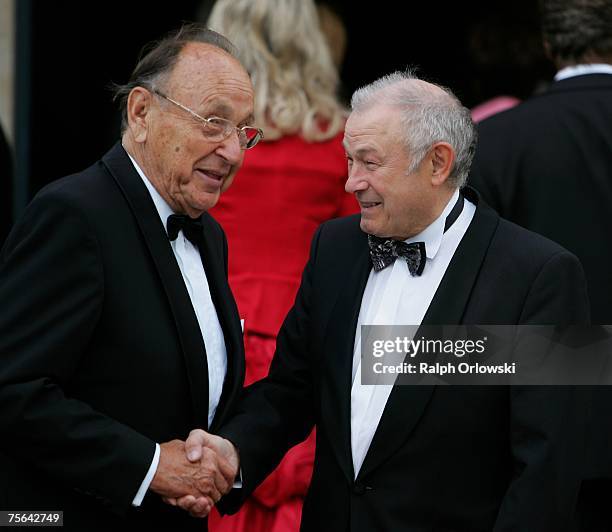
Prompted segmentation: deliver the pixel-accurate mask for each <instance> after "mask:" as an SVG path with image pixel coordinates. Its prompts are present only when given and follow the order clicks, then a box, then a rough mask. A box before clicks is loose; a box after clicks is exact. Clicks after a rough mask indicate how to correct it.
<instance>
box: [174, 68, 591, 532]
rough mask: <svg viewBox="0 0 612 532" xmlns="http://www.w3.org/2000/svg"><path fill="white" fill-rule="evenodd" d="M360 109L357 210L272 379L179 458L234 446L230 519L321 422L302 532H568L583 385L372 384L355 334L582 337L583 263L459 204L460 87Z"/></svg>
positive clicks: (465, 136) (314, 276)
mask: <svg viewBox="0 0 612 532" xmlns="http://www.w3.org/2000/svg"><path fill="white" fill-rule="evenodd" d="M351 105H352V113H351V115H350V117H349V119H348V122H347V125H346V130H345V137H344V145H345V149H346V152H347V157H348V167H349V178H348V181H347V184H346V189H347V191H349V192H352V193H354V194H355V196H356V198H357V200H358V202H359V204H360V206H361V214H360V215H353V216H349V217H346V218H339V219H336V220H332V221H330V222H326V223H324V224H323V225H322V226H321V227H320V228H319V229H318V231H317V233H316V234H315V236H314V239H313V242H312V248H311V253H310V259H309V262H308V264H307V266H306V268H305V271H304V274H303V278H302V284H301V287H300V289H299V292H298V295H297V298H296V301H295V305H294V307H293V308H292V310H291V311H290V312H289V314H288V316H287V318H286V320H285V322H284V324H283V326H282V328H281V331H280V334H279V336H278V345H277V351H276V354H275V357H274V360H273V362H272V366H271V369H270V373H269V375H268V377H267V378H265V379H263V380H262V381H259V382H257V383H255V384H253V385H252V386H251V387H249V388H247V391H246V393H245V395H244V397H243V400H242V401H241V403H240V405H239V406H238V408H237V412H236V415H235V416H233V417H232V418H231V419H229V420H228V422H227V423H225V424H224V425H223V426H222V427H221V428H220V430H219V431H218V435H211V434H208V433H207V432H205V431H203V430H194V431H193V432H192V433H191V435H190V437H189V438H188V440H187V443H186V450H187V451H188V452H189V453H193V455H191V456H192V457H193V458H197V457H198V456H199V450H201V449H202V446H204V448H214V449H216V451H217V452H219V453H220V454H222V455H223V456H226V457H230V456H232V455H233V453H235V452H236V451H235V449H237V450H238V453H239V456H240V468H241V473H242V480H243V487H242V490H238V489H235V490H232V491H231V492H230V494H229V495H227V496H226V497H225V498H223V499H222V500H221V502H220V505H219V508H220V509H221V510H222V511H224V512H229V513H231V512H233V511H235V510H236V508H237V507H238V506H239V504H240V502H241V501H242V500H243V498H244V497H245V496H246V495H247V494H248V493H249V492H250V491H251V490H252V489H253V488H254V487H255V486H256V485H257V484H258V483H259V482H260V481H261V480H262V479H263V478H264V477H265V476H266V475H267V474H268V473H269V472H270V471H271V470H272V469H273V468H274V467H275V465H276V464H277V463H278V461H279V459H280V457H281V456H282V455H283V454H284V453H285V452H286V450H287V449H288V448H289V447H291V446H292V445H294V444H295V443H296V442H298V441H300V440H301V439H303V438H304V437H305V436H306V435H307V434H308V432H309V431H310V429H311V428H312V426H313V424H316V426H317V447H316V455H315V464H314V473H313V477H312V483H311V486H310V490H309V493H308V496H307V498H306V502H305V504H304V509H303V514H302V524H301V529H302V530H304V531H311V530H342V531H345V530H351V531H372V530H389V531H391V530H403V531H410V532H417V531H419V532H420V531H426V530H427V531H432V530H435V531H448V532H450V531H453V532H460V531H465V532H468V531H469V532H478V531H491V530H495V531H502V530H525V531H526V530H537V531H538V532H546V531H551V532H552V531H554V532H559V531H562V530H568V529H570V526H571V524H572V523H571V519H572V510H573V505H574V502H575V498H576V494H577V491H578V471H577V466H576V465H575V462H576V461H577V460H576V454H578V453H580V452H581V449H582V448H581V445H582V444H583V439H582V438H583V434H582V429H581V428H580V425H579V421H578V420H579V419H580V415H579V414H581V413H582V410H580V409H579V408H578V405H579V404H582V402H580V401H577V393H578V392H577V391H576V389H573V388H569V387H567V388H555V387H545V386H543V387H540V386H527V387H508V386H465V387H463V386H457V387H454V386H435V385H418V386H408V385H396V386H391V385H388V386H367V385H362V384H361V378H360V371H359V367H360V342H361V339H360V337H361V328H360V326H361V325H363V324H387V325H391V324H409V325H419V326H420V325H426V324H436V325H441V324H561V323H564V324H570V323H588V321H589V318H588V299H587V295H586V288H585V281H584V276H583V273H582V268H581V266H580V263H579V262H578V260H577V259H576V257H575V256H574V255H572V254H571V253H569V252H567V251H566V250H564V249H563V248H561V247H560V246H558V245H557V244H555V243H553V242H551V241H549V240H547V239H545V238H543V237H541V236H539V235H536V234H534V233H531V232H529V231H527V230H525V229H522V228H520V227H518V226H516V225H514V224H512V223H510V222H508V221H506V220H503V219H501V218H500V217H499V216H498V215H497V214H496V213H495V212H494V211H493V210H492V209H490V208H489V207H488V206H487V205H486V204H485V203H484V202H483V201H482V200H481V199H480V198H479V196H478V194H477V192H476V191H475V190H473V189H471V188H469V187H466V188H463V189H462V190H460V189H461V187H463V185H464V183H465V180H466V178H467V175H468V172H469V168H470V163H471V159H472V155H473V152H474V146H475V142H476V136H475V131H474V125H473V123H472V121H471V119H470V115H469V111H468V110H467V109H466V108H465V107H463V106H462V105H461V103H460V102H459V101H458V100H457V99H456V97H455V96H454V95H453V94H452V93H451V92H450V91H448V90H447V89H443V88H441V87H438V86H436V85H433V84H430V83H426V82H424V81H422V80H419V79H417V78H416V77H415V76H414V75H412V74H410V73H394V74H392V75H389V76H385V77H384V78H382V79H380V80H378V81H375V82H374V83H372V84H371V85H368V86H366V87H363V88H361V89H359V90H358V91H357V92H356V93H355V94H354V95H353V98H352V102H351ZM398 241H400V242H398ZM385 250H390V254H386V253H385ZM404 251H407V252H408V257H407V258H406V260H403V259H401V260H395V258H396V257H397V256H398V254H400V253H402V256H403V252H404ZM574 418H576V419H577V421H576V424H575V425H572V420H574ZM568 425H569V427H570V428H571V430H572V431H573V432H574V434H573V435H572V436H571V437H569V436H568V435H567V434H566V433H564V430H567V428H568ZM564 426H565V428H564ZM223 438H227V440H226V439H223ZM230 442H232V443H230ZM177 503H178V504H179V505H180V506H181V507H183V508H185V509H186V510H189V511H190V512H192V513H194V514H197V513H198V512H199V511H200V509H201V508H200V507H199V499H198V498H196V499H194V498H183V499H179V500H178V501H177Z"/></svg>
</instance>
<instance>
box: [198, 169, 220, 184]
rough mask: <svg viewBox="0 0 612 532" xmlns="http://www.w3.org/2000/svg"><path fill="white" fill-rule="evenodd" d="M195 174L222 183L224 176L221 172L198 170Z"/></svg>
mask: <svg viewBox="0 0 612 532" xmlns="http://www.w3.org/2000/svg"><path fill="white" fill-rule="evenodd" d="M197 172H198V173H200V174H202V175H204V176H205V177H208V178H209V179H214V180H215V181H223V179H224V178H225V175H226V174H224V173H221V172H214V171H212V170H202V169H200V168H198V169H197Z"/></svg>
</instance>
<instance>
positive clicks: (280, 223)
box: [208, 134, 358, 532]
mask: <svg viewBox="0 0 612 532" xmlns="http://www.w3.org/2000/svg"><path fill="white" fill-rule="evenodd" d="M346 172H347V165H346V157H345V153H344V148H343V147H342V134H339V135H337V136H336V137H334V138H333V139H331V140H329V141H326V142H316V143H309V142H306V141H305V140H304V139H302V138H301V137H299V136H288V137H283V138H281V139H279V140H276V141H272V142H261V143H260V144H258V145H257V147H256V148H254V149H253V150H251V151H248V152H246V155H245V161H244V164H243V166H242V168H241V169H240V171H239V172H238V175H237V176H236V179H235V181H234V183H233V184H232V186H231V187H230V189H229V190H228V191H227V192H225V193H224V194H223V195H222V196H221V199H220V200H219V203H218V204H217V205H216V206H215V207H214V208H213V209H212V210H211V211H210V212H211V214H212V215H213V216H214V218H215V219H216V220H217V221H219V223H220V224H221V225H222V227H223V229H224V230H225V232H226V234H227V240H228V245H229V283H230V286H231V287H232V291H233V292H234V296H235V298H236V302H237V303H238V310H239V312H240V317H241V318H243V319H244V320H245V322H244V327H245V329H244V330H245V352H246V384H247V385H248V384H250V383H252V382H254V381H256V380H259V379H261V378H263V377H265V376H266V375H267V373H268V368H269V366H270V362H271V360H272V355H273V354H274V348H275V342H276V334H277V332H278V330H279V329H280V326H281V324H282V321H283V319H284V318H285V315H286V314H287V312H288V311H289V309H290V308H291V305H292V304H293V300H294V298H295V294H296V293H297V290H298V287H299V284H300V279H301V275H302V270H303V268H304V266H305V265H306V262H307V260H308V253H309V248H310V241H311V239H312V236H313V234H314V231H315V229H316V228H317V227H318V226H319V225H320V224H321V223H322V222H324V221H326V220H329V219H330V218H336V217H339V216H346V215H347V214H353V213H355V212H358V205H357V202H356V201H355V199H354V197H353V196H352V195H349V194H347V193H346V192H345V191H344V183H345V182H346ZM313 459H314V433H313V434H311V435H310V437H309V438H308V439H307V440H306V441H305V442H304V443H302V444H300V445H298V446H296V447H294V448H293V449H291V451H289V453H288V454H287V455H286V456H285V458H284V459H283V461H282V462H281V464H280V465H279V466H278V468H277V469H276V470H275V471H274V472H273V473H272V474H271V475H270V476H269V477H268V478H267V479H266V480H265V482H264V483H263V484H261V485H260V486H259V488H257V490H255V492H254V493H253V495H252V496H251V498H250V499H249V500H248V501H247V502H246V503H245V505H244V506H243V508H242V509H241V510H240V512H238V513H237V514H236V515H234V516H225V517H223V518H220V516H219V514H218V513H217V512H216V510H214V511H213V512H212V513H211V515H210V517H209V522H208V528H209V530H211V531H212V532H230V531H232V532H235V531H236V532H241V531H244V532H247V531H248V532H293V531H297V530H298V529H299V522H300V517H301V511H302V501H303V499H304V496H305V494H306V490H307V488H308V485H309V483H310V477H311V474H312V464H313Z"/></svg>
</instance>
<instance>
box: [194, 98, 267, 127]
mask: <svg viewBox="0 0 612 532" xmlns="http://www.w3.org/2000/svg"><path fill="white" fill-rule="evenodd" d="M232 111H233V109H232V108H231V107H230V106H229V105H227V104H225V103H217V104H215V105H214V106H213V107H212V108H211V109H209V110H208V111H207V113H206V115H207V116H218V117H219V118H227V117H229V116H232ZM254 120H255V117H254V116H253V114H252V113H251V114H250V115H249V116H247V117H246V118H245V119H244V120H241V121H240V124H247V125H251V124H252V123H253V122H254Z"/></svg>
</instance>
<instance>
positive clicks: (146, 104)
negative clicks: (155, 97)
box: [127, 87, 151, 142]
mask: <svg viewBox="0 0 612 532" xmlns="http://www.w3.org/2000/svg"><path fill="white" fill-rule="evenodd" d="M150 110H151V93H150V92H149V91H148V90H146V89H144V88H142V87H134V88H133V89H132V91H131V92H130V94H129V95H128V100H127V119H128V127H129V129H130V130H131V132H132V135H133V138H134V140H135V141H136V142H144V141H145V140H147V133H148V130H149V116H148V115H149V112H150Z"/></svg>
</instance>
